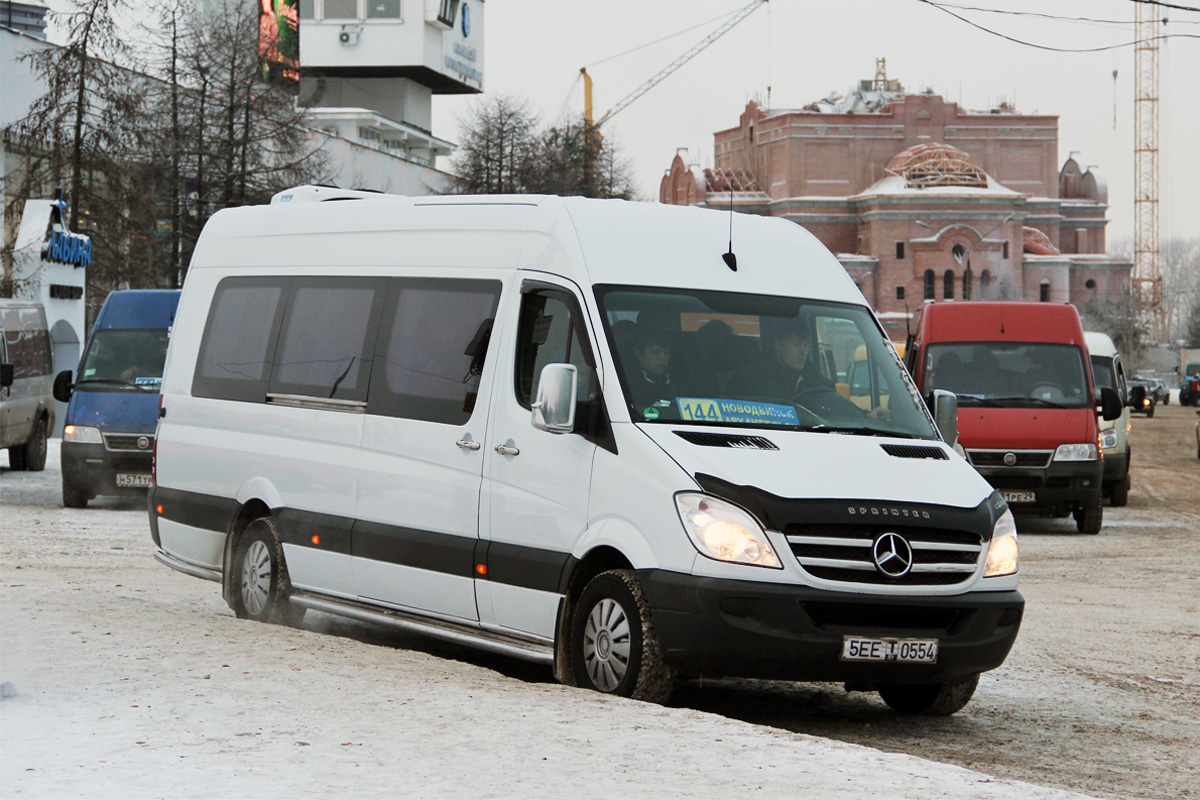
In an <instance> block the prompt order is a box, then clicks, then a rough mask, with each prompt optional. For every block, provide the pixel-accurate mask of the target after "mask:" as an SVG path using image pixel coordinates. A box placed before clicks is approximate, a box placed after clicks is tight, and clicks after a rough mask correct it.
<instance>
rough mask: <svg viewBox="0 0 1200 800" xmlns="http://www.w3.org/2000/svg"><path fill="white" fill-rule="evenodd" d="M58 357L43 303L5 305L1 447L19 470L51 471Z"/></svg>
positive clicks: (0, 325)
mask: <svg viewBox="0 0 1200 800" xmlns="http://www.w3.org/2000/svg"><path fill="white" fill-rule="evenodd" d="M53 371H54V357H53V354H52V352H51V349H50V333H49V331H48V330H47V326H46V312H45V310H44V309H43V308H42V305H41V304H40V303H28V302H23V301H20V300H11V299H10V300H3V301H0V448H6V449H7V450H8V466H9V468H10V469H13V470H29V471H30V472H41V471H42V470H43V469H45V468H46V440H47V439H48V438H49V437H50V431H51V430H53V429H54V398H53V397H52V396H51V394H50V390H51V383H52V381H53V378H52V377H51V373H52V372H53Z"/></svg>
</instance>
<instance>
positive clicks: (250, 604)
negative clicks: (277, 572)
mask: <svg viewBox="0 0 1200 800" xmlns="http://www.w3.org/2000/svg"><path fill="white" fill-rule="evenodd" d="M270 593H271V553H270V551H269V550H267V546H266V545H265V544H263V543H262V542H261V541H258V540H255V541H253V542H251V543H250V546H249V547H247V548H246V557H245V559H243V560H242V605H243V606H245V608H246V612H247V613H249V614H250V615H251V616H258V615H259V614H261V613H262V610H263V609H264V608H266V606H267V598H268V597H269V596H270Z"/></svg>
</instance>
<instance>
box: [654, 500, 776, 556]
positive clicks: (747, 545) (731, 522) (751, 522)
mask: <svg viewBox="0 0 1200 800" xmlns="http://www.w3.org/2000/svg"><path fill="white" fill-rule="evenodd" d="M675 506H676V507H677V508H678V509H679V519H680V520H682V521H683V529H684V530H686V531H687V534H688V537H689V538H690V539H691V540H692V544H693V545H695V547H696V549H697V550H699V551H700V555H702V556H705V557H707V558H711V559H715V560H717V561H731V562H733V563H735V564H752V565H754V566H758V567H771V568H773V569H783V565H782V564H781V563H779V556H778V555H776V554H775V548H773V547H771V543H770V542H769V541H768V540H767V534H766V533H765V532H764V531H763V528H762V525H759V524H758V521H757V520H755V519H754V517H752V516H750V515H749V514H747V513H746V512H745V511H743V510H742V509H740V508H738V507H737V506H735V505H733V504H732V503H727V502H725V501H724V500H718V499H717V498H715V497H710V496H709V495H706V494H699V493H697V492H681V493H680V494H677V495H675Z"/></svg>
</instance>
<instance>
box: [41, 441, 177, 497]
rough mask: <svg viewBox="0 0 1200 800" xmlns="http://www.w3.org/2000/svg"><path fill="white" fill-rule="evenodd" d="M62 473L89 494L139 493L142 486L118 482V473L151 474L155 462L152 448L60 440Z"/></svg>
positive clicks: (142, 488) (65, 479)
mask: <svg viewBox="0 0 1200 800" xmlns="http://www.w3.org/2000/svg"><path fill="white" fill-rule="evenodd" d="M61 454H62V475H63V481H64V482H65V483H71V484H74V485H75V486H78V487H80V488H82V489H84V490H86V491H87V492H88V494H91V495H93V496H94V495H102V494H138V493H144V492H145V491H146V487H145V486H141V487H124V486H117V475H147V476H148V475H150V473H151V470H152V469H153V466H154V461H153V459H154V456H153V454H152V453H151V451H149V450H146V451H144V452H141V451H138V452H135V451H125V450H117V451H110V450H108V449H107V448H105V446H104V445H102V444H80V443H78V442H63V443H62V451H61Z"/></svg>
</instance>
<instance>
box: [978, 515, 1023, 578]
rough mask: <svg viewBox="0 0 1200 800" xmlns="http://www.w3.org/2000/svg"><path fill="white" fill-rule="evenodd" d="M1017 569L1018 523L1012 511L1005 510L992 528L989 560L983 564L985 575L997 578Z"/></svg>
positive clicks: (988, 553)
mask: <svg viewBox="0 0 1200 800" xmlns="http://www.w3.org/2000/svg"><path fill="white" fill-rule="evenodd" d="M1016 571H1017V523H1016V520H1014V519H1013V515H1012V512H1011V511H1005V512H1004V513H1003V514H1001V515H1000V519H998V520H996V527H994V528H992V541H991V543H990V544H988V552H987V562H986V563H985V564H984V566H983V577H985V578H995V577H998V576H1000V575H1012V574H1013V573H1014V572H1016Z"/></svg>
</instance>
